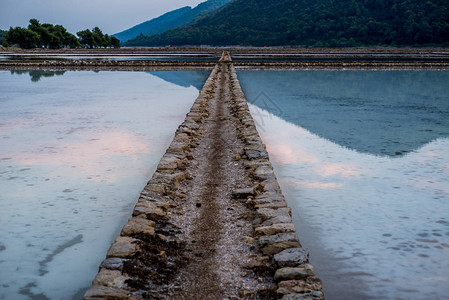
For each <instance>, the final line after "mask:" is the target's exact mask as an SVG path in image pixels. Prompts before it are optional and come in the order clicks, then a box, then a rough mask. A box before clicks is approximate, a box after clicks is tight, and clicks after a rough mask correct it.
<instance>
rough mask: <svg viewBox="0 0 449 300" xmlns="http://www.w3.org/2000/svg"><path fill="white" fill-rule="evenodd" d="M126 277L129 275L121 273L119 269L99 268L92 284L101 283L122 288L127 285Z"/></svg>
mask: <svg viewBox="0 0 449 300" xmlns="http://www.w3.org/2000/svg"><path fill="white" fill-rule="evenodd" d="M128 279H129V277H128V276H126V275H123V274H122V272H121V271H118V270H108V269H101V270H100V272H98V274H97V276H96V277H95V279H94V281H93V285H103V286H108V287H114V288H119V289H123V288H126V287H127V285H126V283H125V280H128Z"/></svg>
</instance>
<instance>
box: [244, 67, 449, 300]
mask: <svg viewBox="0 0 449 300" xmlns="http://www.w3.org/2000/svg"><path fill="white" fill-rule="evenodd" d="M238 75H239V78H240V80H241V83H242V87H243V90H244V91H245V93H246V96H247V98H248V100H249V102H251V103H252V104H251V105H250V109H251V111H252V113H253V116H254V118H255V121H256V123H257V127H258V130H259V132H260V134H261V136H262V138H263V140H264V142H265V143H266V144H267V148H268V150H269V153H270V156H271V159H272V161H273V164H274V167H275V171H276V174H277V176H278V178H279V181H280V184H281V186H282V189H283V192H284V194H285V195H286V198H287V200H288V202H289V204H290V206H291V207H292V209H293V217H294V222H295V224H296V226H297V229H298V232H299V235H300V238H301V239H302V244H303V246H305V247H306V248H309V249H310V251H311V261H312V263H313V264H314V265H315V268H316V270H317V273H318V274H319V275H320V276H321V278H322V279H323V282H324V288H325V294H326V296H327V299H369V298H373V299H447V294H448V292H449V288H448V286H449V259H448V258H449V138H448V137H449V85H448V82H449V72H439V71H414V72H412V71H279V72H278V71H258V72H251V71H240V72H238Z"/></svg>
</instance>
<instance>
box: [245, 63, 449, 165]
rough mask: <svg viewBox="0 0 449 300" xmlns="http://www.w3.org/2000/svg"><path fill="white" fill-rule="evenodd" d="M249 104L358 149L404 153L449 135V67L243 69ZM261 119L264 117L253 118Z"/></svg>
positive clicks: (362, 150) (382, 153)
mask: <svg viewBox="0 0 449 300" xmlns="http://www.w3.org/2000/svg"><path fill="white" fill-rule="evenodd" d="M238 75H239V78H240V81H241V84H242V88H243V90H244V92H245V94H246V97H247V98H248V101H249V102H252V103H254V104H255V105H256V106H259V107H261V108H263V109H264V110H268V111H269V112H271V113H273V114H274V115H277V116H279V117H281V118H283V119H284V120H286V121H289V122H291V123H293V124H296V125H299V126H301V127H304V128H306V129H308V130H309V131H311V132H312V133H315V134H318V135H319V136H321V137H324V138H326V139H328V140H331V141H333V142H335V143H338V144H340V145H342V146H345V147H348V148H351V149H354V150H356V151H358V152H365V153H371V154H376V155H389V156H395V155H401V154H403V153H407V152H410V151H413V150H416V149H418V148H420V147H421V146H423V145H424V144H427V143H428V142H430V141H432V140H434V139H436V138H439V137H444V136H449V117H448V116H449V85H448V84H447V83H448V82H449V72H447V71H257V72H255V71H239V72H238ZM254 117H255V119H256V122H257V121H258V118H259V119H260V118H262V119H260V120H259V123H263V118H264V117H266V116H263V115H260V116H257V115H255V116H254Z"/></svg>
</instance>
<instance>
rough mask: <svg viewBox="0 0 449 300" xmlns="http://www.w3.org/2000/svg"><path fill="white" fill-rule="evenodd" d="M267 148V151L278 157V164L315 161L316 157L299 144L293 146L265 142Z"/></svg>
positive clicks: (316, 160)
mask: <svg viewBox="0 0 449 300" xmlns="http://www.w3.org/2000/svg"><path fill="white" fill-rule="evenodd" d="M267 150H268V152H269V153H273V154H274V156H276V157H279V158H280V159H281V160H280V162H279V163H280V164H282V165H284V164H285V165H288V164H296V163H316V162H318V158H317V157H316V156H314V155H313V154H310V153H308V152H307V151H306V150H305V149H302V148H301V147H300V145H298V147H293V146H292V145H291V143H290V144H271V143H267Z"/></svg>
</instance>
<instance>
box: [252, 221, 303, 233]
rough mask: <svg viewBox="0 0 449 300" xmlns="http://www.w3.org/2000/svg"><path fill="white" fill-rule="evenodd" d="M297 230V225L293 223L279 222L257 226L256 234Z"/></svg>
mask: <svg viewBox="0 0 449 300" xmlns="http://www.w3.org/2000/svg"><path fill="white" fill-rule="evenodd" d="M285 232H296V229H295V225H293V223H278V224H273V225H271V226H261V227H256V229H255V233H256V235H259V236H261V235H275V234H278V233H285Z"/></svg>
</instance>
